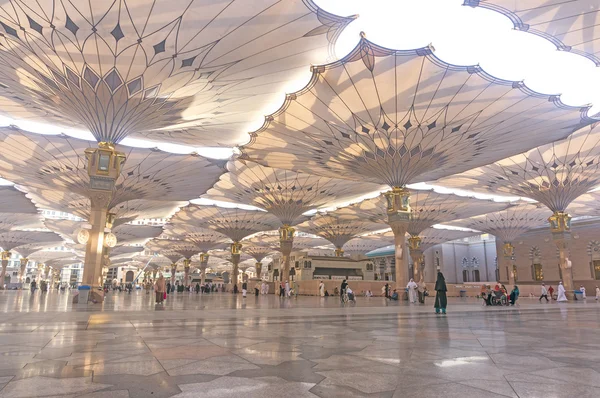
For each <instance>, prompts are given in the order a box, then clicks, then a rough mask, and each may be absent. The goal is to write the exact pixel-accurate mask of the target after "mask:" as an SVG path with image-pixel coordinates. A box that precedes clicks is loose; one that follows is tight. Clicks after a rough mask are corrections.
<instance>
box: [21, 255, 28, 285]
mask: <svg viewBox="0 0 600 398" xmlns="http://www.w3.org/2000/svg"><path fill="white" fill-rule="evenodd" d="M20 261H21V267H20V268H19V283H24V282H25V273H26V272H27V263H29V259H28V258H27V257H22V258H21V260H20Z"/></svg>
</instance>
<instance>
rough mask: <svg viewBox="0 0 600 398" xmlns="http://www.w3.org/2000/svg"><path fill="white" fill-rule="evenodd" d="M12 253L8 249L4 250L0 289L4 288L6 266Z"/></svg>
mask: <svg viewBox="0 0 600 398" xmlns="http://www.w3.org/2000/svg"><path fill="white" fill-rule="evenodd" d="M10 255H11V253H10V252H9V251H7V250H5V251H3V252H2V271H1V272H0V289H4V278H5V276H6V268H7V267H8V260H9V259H10Z"/></svg>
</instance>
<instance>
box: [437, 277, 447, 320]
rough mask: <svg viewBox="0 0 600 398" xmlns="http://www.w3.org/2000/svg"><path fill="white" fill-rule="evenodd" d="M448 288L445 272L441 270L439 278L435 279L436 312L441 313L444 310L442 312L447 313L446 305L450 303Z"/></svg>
mask: <svg viewBox="0 0 600 398" xmlns="http://www.w3.org/2000/svg"><path fill="white" fill-rule="evenodd" d="M447 291H448V288H447V287H446V279H445V278H444V274H442V272H441V271H438V274H437V280H436V281H435V305H434V307H435V313H436V314H439V313H440V311H442V314H444V315H445V314H446V306H447V305H448V298H447V297H446V292H447Z"/></svg>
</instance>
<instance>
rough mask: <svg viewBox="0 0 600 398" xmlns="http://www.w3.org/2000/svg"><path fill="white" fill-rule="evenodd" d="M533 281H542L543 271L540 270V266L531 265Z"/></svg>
mask: <svg viewBox="0 0 600 398" xmlns="http://www.w3.org/2000/svg"><path fill="white" fill-rule="evenodd" d="M515 271H516V270H515ZM533 279H534V280H536V281H543V280H544V270H543V269H542V264H533Z"/></svg>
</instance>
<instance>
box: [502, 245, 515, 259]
mask: <svg viewBox="0 0 600 398" xmlns="http://www.w3.org/2000/svg"><path fill="white" fill-rule="evenodd" d="M502 255H503V256H504V258H507V259H512V258H513V257H514V256H515V247H514V246H513V244H512V243H511V242H504V244H503V245H502Z"/></svg>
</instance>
